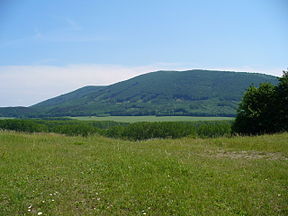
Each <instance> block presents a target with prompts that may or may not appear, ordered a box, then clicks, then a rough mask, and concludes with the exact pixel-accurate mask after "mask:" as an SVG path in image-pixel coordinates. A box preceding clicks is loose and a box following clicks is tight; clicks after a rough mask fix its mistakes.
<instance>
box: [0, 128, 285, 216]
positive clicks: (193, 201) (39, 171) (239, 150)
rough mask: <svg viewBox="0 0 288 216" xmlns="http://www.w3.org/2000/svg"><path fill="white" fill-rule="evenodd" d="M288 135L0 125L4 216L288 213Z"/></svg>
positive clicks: (0, 184) (243, 215)
mask: <svg viewBox="0 0 288 216" xmlns="http://www.w3.org/2000/svg"><path fill="white" fill-rule="evenodd" d="M287 140H288V133H283V134H276V135H265V136H257V137H234V138H216V139H192V138H183V139H176V140H171V139H154V140H148V141H143V142H130V141H123V140H116V139H109V138H104V137H100V136H88V137H86V138H85V137H67V136H63V135H56V134H44V133H42V134H25V133H17V132H3V131H2V132H1V131H0V191H1V192H0V215H1V216H2V215H3V216H15V215H27V216H29V215H42V216H44V215H51V216H52V215H59V216H61V215H63V216H66V215H67V216H68V215H84V216H89V215H107V216H109V215H113V216H114V215H115V216H117V215H119V216H122V215H125V216H126V215H127V216H130V215H131V216H135V215H136V216H137V215H138V216H140V215H142V216H145V215H146V216H148V215H151V216H152V215H154V216H159V215H160V216H171V215H179V216H192V215H197V216H198V215H200V216H206V215H211V216H214V215H216V216H217V215H219V216H222V215H225V216H237V215H238V216H248V215H251V216H252V215H259V216H260V215H261V216H262V215H263V216H264V215H267V216H268V215H269V216H274V215H275V216H276V215H277V216H279V215H282V216H284V215H285V216H286V215H288V206H287V203H288V191H287V186H288V178H287V177H288V142H287Z"/></svg>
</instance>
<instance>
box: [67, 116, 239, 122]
mask: <svg viewBox="0 0 288 216" xmlns="http://www.w3.org/2000/svg"><path fill="white" fill-rule="evenodd" d="M70 118H72V119H76V120H85V121H87V120H89V121H116V122H127V123H135V122H170V121H217V120H234V117H195V116H106V117H97V116H79V117H70Z"/></svg>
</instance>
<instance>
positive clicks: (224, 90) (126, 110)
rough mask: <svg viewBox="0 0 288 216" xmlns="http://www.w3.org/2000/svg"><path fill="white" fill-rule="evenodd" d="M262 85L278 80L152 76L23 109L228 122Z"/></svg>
mask: <svg viewBox="0 0 288 216" xmlns="http://www.w3.org/2000/svg"><path fill="white" fill-rule="evenodd" d="M263 82H269V83H273V84H276V83H277V82H278V80H277V77H274V76H270V75H264V74H257V73H245V72H227V71H208V70H190V71H182V72H178V71H158V72H152V73H148V74H144V75H141V76H137V77H134V78H132V79H129V80H126V81H123V82H119V83H116V84H113V85H110V86H106V87H103V86H101V87H99V86H87V87H84V88H80V89H78V90H76V91H73V92H71V93H68V94H65V95H61V96H59V97H55V98H52V99H49V100H47V101H44V102H41V103H39V104H36V105H34V106H31V107H29V108H30V109H32V111H31V113H30V114H31V115H32V116H33V113H34V114H35V115H36V116H39V115H41V116H80V115H98V116H101V115H195V116H233V115H235V113H236V109H237V106H238V103H239V101H240V100H241V97H242V94H243V92H244V91H245V90H246V89H247V88H248V87H249V86H250V85H255V86H258V85H259V84H260V83H263ZM0 113H1V109H0Z"/></svg>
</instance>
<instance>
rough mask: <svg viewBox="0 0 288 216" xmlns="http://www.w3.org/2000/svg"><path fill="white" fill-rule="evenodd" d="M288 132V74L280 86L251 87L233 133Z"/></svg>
mask: <svg viewBox="0 0 288 216" xmlns="http://www.w3.org/2000/svg"><path fill="white" fill-rule="evenodd" d="M287 130H288V72H287V71H283V76H282V77H281V78H279V84H278V85H277V86H274V85H272V84H268V83H263V84H261V85H260V86H259V88H257V87H254V86H251V87H250V88H249V89H248V90H247V91H246V92H245V94H244V96H243V98H242V101H241V103H240V105H239V108H238V111H237V117H236V120H235V123H234V125H233V131H234V132H236V133H240V134H263V133H275V132H281V131H287Z"/></svg>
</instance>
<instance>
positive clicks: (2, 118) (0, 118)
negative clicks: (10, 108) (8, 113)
mask: <svg viewBox="0 0 288 216" xmlns="http://www.w3.org/2000/svg"><path fill="white" fill-rule="evenodd" d="M1 119H14V118H12V117H0V120H1Z"/></svg>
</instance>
